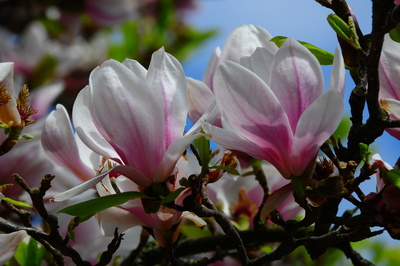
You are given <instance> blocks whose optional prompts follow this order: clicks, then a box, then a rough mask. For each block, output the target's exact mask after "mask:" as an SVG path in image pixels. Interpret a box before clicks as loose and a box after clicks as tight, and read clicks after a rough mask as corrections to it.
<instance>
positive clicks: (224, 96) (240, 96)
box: [214, 62, 293, 163]
mask: <svg viewBox="0 0 400 266" xmlns="http://www.w3.org/2000/svg"><path fill="white" fill-rule="evenodd" d="M214 81H215V84H218V88H217V89H216V91H215V96H216V100H217V104H218V106H219V107H220V109H221V113H222V116H223V117H224V118H226V121H227V122H228V124H229V125H230V126H231V127H232V128H234V129H235V130H236V131H238V132H239V134H241V135H242V136H244V137H245V138H246V139H248V140H250V141H252V142H253V143H256V144H257V145H258V146H260V148H262V149H265V150H268V152H269V153H270V154H271V156H273V157H276V158H277V160H279V161H281V162H288V161H289V155H290V147H291V144H292V138H293V135H292V132H291V130H290V125H289V121H288V117H287V116H286V114H285V112H284V110H283V108H282V106H281V104H280V103H279V101H278V99H277V98H276V97H275V95H274V94H273V93H272V91H271V90H270V89H269V87H268V85H267V84H265V83H264V82H263V81H262V80H261V79H260V78H259V77H258V76H257V75H255V74H254V73H253V72H251V71H250V70H248V69H246V68H244V67H242V66H241V65H239V64H236V63H233V62H226V63H224V64H222V65H221V67H220V69H219V71H218V72H217V74H216V76H215V80H214ZM217 143H218V142H217ZM236 150H238V149H236ZM264 159H265V158H264ZM271 163H272V162H271Z"/></svg>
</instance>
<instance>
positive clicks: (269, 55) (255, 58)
mask: <svg viewBox="0 0 400 266" xmlns="http://www.w3.org/2000/svg"><path fill="white" fill-rule="evenodd" d="M275 53H276V52H274V51H271V50H269V49H266V48H263V47H257V49H256V50H255V51H254V53H253V54H252V55H251V56H250V57H242V58H241V59H240V64H241V65H242V66H244V67H246V68H247V69H249V70H251V71H252V72H254V73H256V74H257V76H259V77H260V78H261V79H262V80H263V81H264V82H265V83H266V84H269V82H270V76H271V69H272V62H273V60H274V56H275Z"/></svg>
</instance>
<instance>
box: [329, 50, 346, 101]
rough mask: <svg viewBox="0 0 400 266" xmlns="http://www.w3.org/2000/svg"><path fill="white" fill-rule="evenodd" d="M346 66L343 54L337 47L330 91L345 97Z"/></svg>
mask: <svg viewBox="0 0 400 266" xmlns="http://www.w3.org/2000/svg"><path fill="white" fill-rule="evenodd" d="M345 74H346V73H345V66H344V60H343V56H342V53H341V51H340V49H339V48H338V47H336V51H335V58H334V60H333V66H332V73H331V80H330V83H329V89H330V90H337V91H338V92H339V93H340V95H342V97H343V95H344V87H345Z"/></svg>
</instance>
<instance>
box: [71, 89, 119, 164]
mask: <svg viewBox="0 0 400 266" xmlns="http://www.w3.org/2000/svg"><path fill="white" fill-rule="evenodd" d="M89 98H90V95H89V87H88V86H86V87H85V88H83V89H82V90H81V91H80V92H79V94H78V96H77V97H76V99H75V103H74V107H73V110H72V118H73V121H74V126H75V130H76V134H77V135H78V136H79V138H80V139H81V140H82V142H83V143H84V144H85V145H86V146H88V147H89V148H90V149H91V150H93V151H94V152H96V153H97V154H100V155H103V156H104V157H107V158H110V159H113V160H115V161H117V162H120V163H122V162H121V161H120V159H119V158H120V156H119V155H118V153H117V152H116V151H115V149H114V148H113V147H112V146H111V145H110V143H109V142H108V141H107V140H106V138H104V136H103V135H102V134H101V133H100V132H99V130H98V129H97V127H96V125H95V123H94V118H93V117H92V113H91V112H90V108H89V107H90V99H89ZM104 134H105V133H104Z"/></svg>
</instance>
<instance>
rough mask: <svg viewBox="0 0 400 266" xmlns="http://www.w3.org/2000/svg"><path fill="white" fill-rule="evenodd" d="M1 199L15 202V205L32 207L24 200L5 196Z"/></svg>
mask: <svg viewBox="0 0 400 266" xmlns="http://www.w3.org/2000/svg"><path fill="white" fill-rule="evenodd" d="M1 200H4V201H8V202H9V203H11V204H13V205H14V206H19V207H24V208H32V206H31V205H29V204H28V203H26V202H23V201H18V200H13V199H10V198H7V197H3V198H1Z"/></svg>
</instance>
